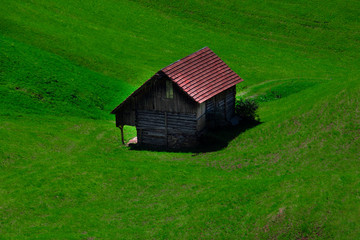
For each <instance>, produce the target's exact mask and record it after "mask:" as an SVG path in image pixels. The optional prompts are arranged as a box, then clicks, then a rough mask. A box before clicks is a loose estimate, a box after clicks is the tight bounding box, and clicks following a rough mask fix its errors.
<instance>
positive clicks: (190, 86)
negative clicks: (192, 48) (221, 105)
mask: <svg viewBox="0 0 360 240" xmlns="http://www.w3.org/2000/svg"><path fill="white" fill-rule="evenodd" d="M162 72H164V73H165V74H166V75H167V76H168V77H169V78H170V79H171V80H173V81H174V82H175V83H176V84H177V85H179V87H180V88H181V89H183V90H184V92H185V93H187V94H188V95H189V96H190V97H191V98H193V99H194V100H195V101H196V102H198V103H202V102H205V101H206V100H208V99H210V98H212V97H213V96H215V95H217V94H218V93H220V92H222V91H225V90H226V89H228V88H230V87H232V86H234V85H236V84H237V83H239V82H241V81H243V79H241V78H240V77H239V76H238V75H237V74H236V73H235V72H234V71H232V70H231V69H230V68H229V66H227V65H226V63H224V62H223V61H222V60H221V59H220V58H219V57H218V56H217V55H216V54H215V53H214V52H213V51H211V50H210V48H208V47H205V48H203V49H200V50H199V51H197V52H195V53H193V54H191V55H189V56H187V57H185V58H183V59H180V60H178V61H176V62H174V63H173V64H170V65H169V66H167V67H165V68H163V69H162Z"/></svg>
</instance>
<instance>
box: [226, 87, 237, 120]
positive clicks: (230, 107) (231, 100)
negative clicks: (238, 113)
mask: <svg viewBox="0 0 360 240" xmlns="http://www.w3.org/2000/svg"><path fill="white" fill-rule="evenodd" d="M235 94H236V89H235V87H232V88H230V89H229V91H228V92H227V93H226V120H227V121H230V120H231V118H232V117H233V116H234V112H235Z"/></svg>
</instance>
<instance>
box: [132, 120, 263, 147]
mask: <svg viewBox="0 0 360 240" xmlns="http://www.w3.org/2000/svg"><path fill="white" fill-rule="evenodd" d="M261 123H262V122H259V121H242V122H240V124H239V125H237V126H228V127H223V128H218V129H209V130H208V131H207V133H205V134H204V135H203V136H201V138H200V144H199V145H197V146H196V147H191V148H179V149H174V148H167V147H155V146H142V145H138V144H129V147H130V149H131V150H145V151H156V152H184V153H185V152H187V153H206V152H215V151H219V150H221V149H223V148H226V147H227V146H228V144H229V142H230V141H231V140H233V139H235V138H236V137H237V136H239V135H240V134H241V133H243V132H245V131H246V130H249V129H251V128H254V127H256V126H258V125H260V124H261Z"/></svg>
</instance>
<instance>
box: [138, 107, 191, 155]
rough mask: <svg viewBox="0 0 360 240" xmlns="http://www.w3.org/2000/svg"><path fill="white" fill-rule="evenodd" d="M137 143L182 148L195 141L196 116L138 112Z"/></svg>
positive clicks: (147, 111)
mask: <svg viewBox="0 0 360 240" xmlns="http://www.w3.org/2000/svg"><path fill="white" fill-rule="evenodd" d="M136 119H137V121H136V128H137V131H138V143H139V144H146V145H157V146H169V147H175V148H176V147H182V146H189V147H190V146H192V145H193V144H196V141H197V128H196V127H197V119H196V114H186V113H169V112H160V111H149V110H138V111H137V116H136Z"/></svg>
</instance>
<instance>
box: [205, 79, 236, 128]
mask: <svg viewBox="0 0 360 240" xmlns="http://www.w3.org/2000/svg"><path fill="white" fill-rule="evenodd" d="M235 93H236V89H235V86H234V87H231V88H229V89H227V90H225V91H223V92H221V93H219V94H218V95H216V96H214V97H212V98H210V99H209V100H207V101H206V121H207V124H208V126H209V127H217V126H224V125H226V124H228V121H230V119H231V117H232V116H233V114H234V110H235Z"/></svg>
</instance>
